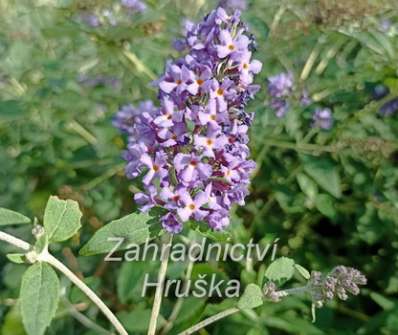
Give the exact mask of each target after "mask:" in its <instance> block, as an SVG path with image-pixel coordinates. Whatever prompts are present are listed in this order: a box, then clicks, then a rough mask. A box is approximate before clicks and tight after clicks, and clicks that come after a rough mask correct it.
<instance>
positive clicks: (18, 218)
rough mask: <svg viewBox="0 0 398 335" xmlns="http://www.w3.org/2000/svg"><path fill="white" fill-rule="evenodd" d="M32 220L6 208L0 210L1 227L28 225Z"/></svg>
mask: <svg viewBox="0 0 398 335" xmlns="http://www.w3.org/2000/svg"><path fill="white" fill-rule="evenodd" d="M29 222H30V219H29V218H27V217H26V216H24V215H22V214H19V213H17V212H14V211H12V210H9V209H6V208H0V226H5V225H13V224H26V223H29Z"/></svg>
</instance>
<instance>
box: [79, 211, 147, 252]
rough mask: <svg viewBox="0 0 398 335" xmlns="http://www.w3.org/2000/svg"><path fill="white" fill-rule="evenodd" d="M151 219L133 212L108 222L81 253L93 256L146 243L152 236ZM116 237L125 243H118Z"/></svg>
mask: <svg viewBox="0 0 398 335" xmlns="http://www.w3.org/2000/svg"><path fill="white" fill-rule="evenodd" d="M151 219H152V217H151V216H149V215H147V214H143V213H139V214H138V213H133V214H130V215H127V216H125V217H123V218H121V219H119V220H115V221H112V222H110V223H108V224H107V225H105V226H104V227H102V228H101V229H99V230H98V231H97V232H96V233H95V234H94V236H93V237H92V238H91V239H90V240H89V241H88V242H87V244H85V245H84V246H83V248H82V249H81V250H80V255H82V256H92V255H98V254H103V253H107V252H110V251H112V250H113V251H118V250H125V249H127V248H128V247H129V245H131V244H141V243H144V242H145V241H146V240H147V239H149V237H150V233H149V225H148V221H150V220H151ZM115 239H123V243H120V245H117V241H116V240H115Z"/></svg>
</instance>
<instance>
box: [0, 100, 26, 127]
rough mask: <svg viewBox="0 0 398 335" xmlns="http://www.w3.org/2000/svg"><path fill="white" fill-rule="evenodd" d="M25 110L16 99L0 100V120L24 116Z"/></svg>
mask: <svg viewBox="0 0 398 335" xmlns="http://www.w3.org/2000/svg"><path fill="white" fill-rule="evenodd" d="M25 112H26V110H24V109H23V107H22V106H21V104H20V102H18V101H17V100H6V101H0V122H7V121H14V120H17V119H19V118H22V117H23V116H25Z"/></svg>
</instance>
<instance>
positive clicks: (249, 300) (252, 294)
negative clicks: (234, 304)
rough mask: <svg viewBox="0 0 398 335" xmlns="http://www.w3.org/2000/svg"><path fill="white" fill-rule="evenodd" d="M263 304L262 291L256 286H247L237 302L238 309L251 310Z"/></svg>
mask: <svg viewBox="0 0 398 335" xmlns="http://www.w3.org/2000/svg"><path fill="white" fill-rule="evenodd" d="M262 304H263V291H262V290H261V288H260V286H258V285H256V284H249V285H247V287H246V289H245V292H243V294H242V296H241V297H240V299H239V301H238V308H239V309H252V308H256V307H258V306H261V305H262Z"/></svg>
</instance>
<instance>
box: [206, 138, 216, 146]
mask: <svg viewBox="0 0 398 335" xmlns="http://www.w3.org/2000/svg"><path fill="white" fill-rule="evenodd" d="M206 143H207V145H208V146H211V145H213V143H214V142H213V140H212V139H211V138H208V139H207V141H206Z"/></svg>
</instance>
